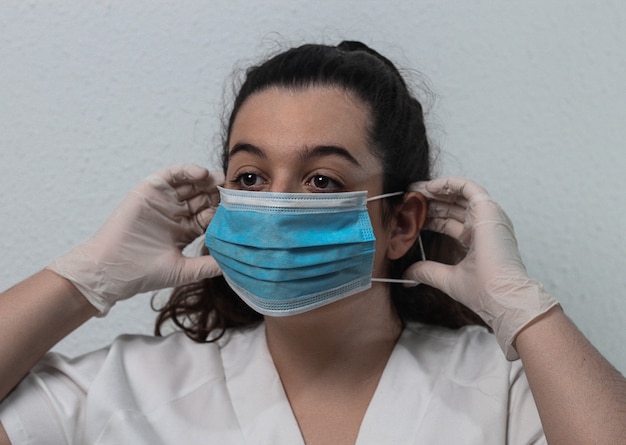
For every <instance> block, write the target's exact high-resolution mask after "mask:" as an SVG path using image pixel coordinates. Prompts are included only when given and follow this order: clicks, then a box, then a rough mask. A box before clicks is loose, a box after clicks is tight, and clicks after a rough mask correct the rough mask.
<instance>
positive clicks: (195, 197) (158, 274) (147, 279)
mask: <svg viewBox="0 0 626 445" xmlns="http://www.w3.org/2000/svg"><path fill="white" fill-rule="evenodd" d="M223 182H224V176H223V174H222V173H221V172H220V173H218V172H211V173H209V171H208V170H206V169H204V168H201V167H198V166H196V165H190V164H184V165H178V166H173V167H170V168H166V169H163V170H161V171H159V172H157V173H155V174H153V175H151V176H149V177H148V178H146V179H145V180H144V181H143V182H141V184H139V186H137V188H135V189H134V190H133V191H131V192H130V193H129V194H128V196H127V197H126V198H125V200H124V201H123V202H122V203H121V204H120V206H119V207H118V208H117V209H116V210H115V211H114V212H113V214H112V215H111V216H110V217H109V218H108V219H107V221H106V222H105V223H104V225H103V226H102V227H101V228H100V230H99V231H98V232H97V233H96V234H95V235H94V236H93V237H92V238H91V239H89V240H88V241H86V242H85V243H84V244H81V245H79V246H77V247H76V248H74V249H73V250H71V251H70V252H69V253H67V254H65V255H63V256H61V257H59V258H57V259H55V260H54V261H53V262H52V263H51V264H50V265H49V266H48V269H50V270H52V271H53V272H55V273H57V274H59V275H61V276H63V277H65V278H67V279H68V280H70V281H71V282H72V283H73V284H74V285H75V286H76V288H77V289H78V290H79V291H80V292H81V293H82V294H83V295H84V296H85V297H86V298H87V300H89V302H90V303H91V304H93V305H94V306H95V307H96V308H97V309H98V310H99V311H100V313H101V314H102V315H105V314H106V313H107V312H108V310H109V309H110V308H111V306H113V304H115V302H116V301H119V300H123V299H126V298H129V297H131V296H133V295H135V294H137V293H141V292H147V291H152V290H156V289H163V288H167V287H175V286H180V285H183V284H188V283H192V282H196V281H199V280H201V279H203V278H209V277H214V276H216V275H219V274H221V270H220V268H219V266H218V265H217V263H216V262H215V260H214V259H213V258H212V257H210V256H201V257H196V258H188V257H185V256H184V255H183V254H182V249H183V248H184V247H185V246H186V245H187V244H189V243H190V242H191V241H193V240H194V239H195V238H197V237H198V236H200V235H202V234H203V233H204V231H205V230H206V228H207V226H208V225H209V222H211V219H212V218H213V215H214V214H215V210H216V207H217V204H218V203H219V193H218V190H217V185H221V184H222V183H223Z"/></svg>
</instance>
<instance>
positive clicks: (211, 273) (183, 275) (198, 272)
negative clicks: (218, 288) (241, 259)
mask: <svg viewBox="0 0 626 445" xmlns="http://www.w3.org/2000/svg"><path fill="white" fill-rule="evenodd" d="M221 274H222V270H221V269H220V266H218V264H217V262H216V261H215V259H214V258H213V257H212V256H210V255H202V256H199V257H193V258H185V260H184V263H183V266H182V268H181V269H180V272H179V280H180V281H181V282H182V283H195V282H198V281H200V280H203V279H205V278H213V277H216V276H218V275H221Z"/></svg>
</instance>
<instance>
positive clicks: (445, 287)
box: [402, 261, 455, 296]
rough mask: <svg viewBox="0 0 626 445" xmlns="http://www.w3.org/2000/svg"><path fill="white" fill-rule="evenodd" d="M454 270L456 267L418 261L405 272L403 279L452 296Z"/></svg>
mask: <svg viewBox="0 0 626 445" xmlns="http://www.w3.org/2000/svg"><path fill="white" fill-rule="evenodd" d="M454 268H455V266H449V265H446V264H441V263H437V262H435V261H418V262H417V263H415V264H413V265H411V266H409V268H408V269H407V270H405V271H404V274H403V277H402V278H404V279H405V280H413V281H416V282H418V283H421V284H426V285H428V286H431V287H434V288H436V289H439V290H441V291H443V292H445V293H446V294H448V295H451V294H452V293H453V292H451V289H450V276H451V275H452V273H453V271H454ZM451 296H452V295H451Z"/></svg>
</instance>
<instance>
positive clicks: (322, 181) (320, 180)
mask: <svg viewBox="0 0 626 445" xmlns="http://www.w3.org/2000/svg"><path fill="white" fill-rule="evenodd" d="M330 181H331V180H330V178H328V177H327V176H322V175H317V176H314V177H313V179H312V180H311V183H312V184H313V186H314V187H316V188H319V189H325V188H327V187H328V184H330Z"/></svg>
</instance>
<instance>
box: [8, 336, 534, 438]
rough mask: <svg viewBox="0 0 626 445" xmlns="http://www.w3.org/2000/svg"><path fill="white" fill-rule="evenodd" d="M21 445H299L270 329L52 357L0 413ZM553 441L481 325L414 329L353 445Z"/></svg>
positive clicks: (126, 341) (518, 374) (134, 341)
mask: <svg viewBox="0 0 626 445" xmlns="http://www.w3.org/2000/svg"><path fill="white" fill-rule="evenodd" d="M0 421H1V422H2V424H3V425H4V428H5V429H6V431H7V433H8V435H9V437H10V439H11V441H12V444H13V445H19V444H38V445H41V444H55V445H57V444H117V445H119V444H132V445H141V444H150V445H157V444H186V445H193V444H271V445H279V444H289V445H300V444H303V443H304V442H303V439H302V436H301V434H300V431H299V429H298V425H297V422H296V420H295V417H294V415H293V412H292V411H291V408H290V406H289V402H288V400H287V398H286V396H285V393H284V390H283V387H282V385H281V381H280V378H279V376H278V374H277V372H276V368H275V367H274V364H273V362H272V359H271V356H270V354H269V351H268V349H267V345H266V340H265V329H264V325H263V324H260V325H257V326H254V327H252V328H247V329H238V330H233V331H232V332H231V333H230V334H229V335H228V336H227V338H224V339H222V340H220V341H219V342H218V343H210V344H199V343H195V342H193V341H191V340H189V339H188V338H187V337H185V335H184V334H182V333H176V334H172V335H170V336H168V337H165V338H154V337H144V336H122V337H120V338H119V339H117V340H116V341H115V342H114V343H113V344H112V345H111V346H110V347H109V348H107V349H104V350H100V351H96V352H94V353H91V354H88V355H86V356H83V357H80V358H77V359H72V360H68V359H66V358H63V357H61V356H59V355H55V354H49V355H47V356H46V358H45V359H43V360H42V362H41V363H40V364H39V365H37V367H36V368H35V369H34V370H33V372H32V373H31V374H30V375H29V376H28V377H27V378H26V379H25V380H24V381H23V382H22V383H21V384H20V385H19V386H18V388H17V389H16V390H15V391H14V392H13V393H12V394H11V395H10V396H9V397H8V398H7V399H6V401H5V402H4V403H3V404H2V405H0ZM535 443H540V444H543V443H546V442H545V437H544V435H543V432H542V429H541V424H540V421H539V418H538V415H537V409H536V407H535V404H534V401H533V398H532V396H531V394H530V391H529V388H528V384H527V381H526V378H525V376H524V372H523V369H522V368H521V365H520V362H519V361H517V362H508V361H506V360H505V359H504V357H503V354H502V352H501V351H500V349H499V348H498V345H497V344H496V341H495V339H494V337H493V335H491V334H489V333H487V332H486V331H485V330H484V329H483V328H480V327H476V326H474V327H466V328H463V329H460V330H456V331H452V330H446V329H442V328H433V327H430V326H425V325H420V324H411V325H409V326H408V327H407V328H406V329H405V331H404V332H403V334H402V336H401V337H400V339H399V341H398V343H397V345H396V347H395V349H394V350H393V353H392V354H391V357H390V358H389V362H388V364H387V366H386V368H385V370H384V372H383V375H382V377H381V380H380V383H379V385H378V388H377V389H376V392H375V394H374V397H373V399H372V401H371V403H370V406H369V408H368V410H367V413H366V414H365V417H364V419H363V423H362V425H361V429H360V432H359V436H358V440H357V445H366V444H376V445H381V444H402V445H407V444H446V445H447V444H480V445H488V444H497V445H502V444H535Z"/></svg>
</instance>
